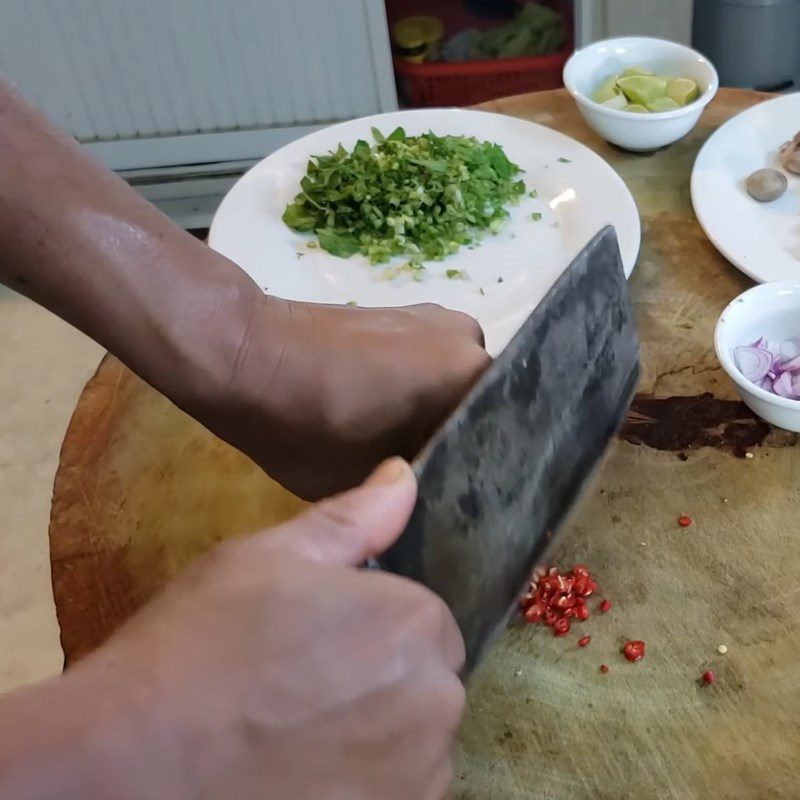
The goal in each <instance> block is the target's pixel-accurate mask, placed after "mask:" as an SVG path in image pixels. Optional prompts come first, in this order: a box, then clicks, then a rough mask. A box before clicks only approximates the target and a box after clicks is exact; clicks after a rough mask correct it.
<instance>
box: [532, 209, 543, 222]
mask: <svg viewBox="0 0 800 800" xmlns="http://www.w3.org/2000/svg"><path fill="white" fill-rule="evenodd" d="M541 218H542V214H541V212H539V211H534V212H533V214H531V219H532V220H533V221H534V222H538V221H539V220H540V219H541Z"/></svg>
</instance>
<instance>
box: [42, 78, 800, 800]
mask: <svg viewBox="0 0 800 800" xmlns="http://www.w3.org/2000/svg"><path fill="white" fill-rule="evenodd" d="M763 97H764V96H763V95H758V94H755V93H748V92H740V91H722V92H720V94H719V96H718V98H717V99H716V100H715V101H714V103H712V105H711V107H710V108H709V110H708V111H707V113H706V114H705V116H704V117H703V119H702V121H701V123H700V125H699V127H698V128H697V129H696V130H695V131H694V132H693V133H692V134H691V135H690V136H689V137H687V138H686V139H685V140H683V141H681V142H679V143H678V144H676V145H674V146H673V147H671V148H669V149H666V150H663V151H661V152H658V153H655V154H652V155H649V156H641V155H632V154H628V153H623V152H621V151H618V150H615V149H613V148H611V147H610V146H608V145H606V144H605V143H604V142H602V141H601V140H600V139H598V138H597V137H596V136H595V135H594V134H593V133H591V132H590V131H589V130H588V129H587V128H586V126H585V125H584V123H583V122H582V120H581V119H580V117H579V115H578V112H577V110H576V109H575V106H574V103H573V102H572V100H571V98H570V97H569V96H568V95H567V94H566V92H563V91H559V92H548V93H541V94H535V95H527V96H522V97H517V98H511V99H509V100H503V101H498V102H495V103H491V104H488V105H487V106H485V107H486V108H488V109H489V110H495V111H499V112H503V113H506V114H511V115H514V116H518V117H522V118H525V119H529V120H533V121H535V122H540V123H543V124H545V125H550V126H552V127H554V128H557V129H558V130H560V131H563V132H565V133H567V134H569V135H571V136H574V137H575V138H577V139H579V140H580V141H582V142H584V143H585V144H587V145H588V146H590V147H591V148H592V149H594V150H595V151H597V152H598V153H599V154H600V155H601V156H603V157H604V158H605V159H606V160H608V161H609V162H610V163H611V164H612V166H614V167H615V168H616V169H617V170H618V171H619V173H620V174H621V175H622V177H623V178H624V179H625V181H626V182H627V184H628V186H629V187H630V189H631V191H632V192H633V194H634V196H635V197H636V200H637V203H638V205H639V209H640V211H641V214H642V221H643V227H644V235H643V242H642V253H641V256H640V259H639V264H638V267H637V270H636V272H635V274H634V277H633V279H632V281H631V289H632V293H633V298H634V301H635V304H636V307H637V314H638V319H639V324H640V332H641V337H642V342H643V365H642V366H643V379H642V385H641V387H640V391H641V395H640V397H639V399H638V400H637V402H636V403H635V405H634V408H633V410H632V412H631V415H630V417H629V420H628V423H627V425H626V427H625V430H624V431H623V433H622V436H621V438H620V440H619V441H618V442H617V443H616V444H615V446H614V448H613V449H612V452H611V453H610V455H609V457H608V460H607V462H606V464H605V466H604V468H603V469H602V471H601V473H600V475H599V477H598V480H597V482H596V484H595V486H594V487H593V488H592V490H591V491H590V492H588V493H587V497H586V498H585V500H584V502H583V503H582V505H581V507H580V508H579V510H578V511H577V513H576V514H575V516H574V518H573V519H572V521H571V522H570V524H569V525H568V526H567V529H566V530H565V531H564V535H563V538H562V539H561V541H560V543H559V546H558V550H557V551H556V553H555V554H554V561H555V563H558V564H559V565H560V566H562V567H564V568H568V567H570V566H571V565H572V564H573V563H577V562H582V563H585V564H588V565H589V566H590V568H591V569H592V571H593V572H595V573H597V577H598V580H599V582H600V593H599V595H598V597H597V602H599V599H600V598H602V597H608V598H610V599H611V600H612V601H613V608H612V609H611V611H609V612H608V613H606V614H592V616H591V617H590V619H589V620H587V621H586V622H584V623H577V624H575V625H574V626H573V631H572V633H571V634H570V635H569V636H567V637H564V638H555V637H554V636H553V635H552V633H551V631H550V630H549V629H547V628H545V627H543V626H525V625H515V626H512V628H511V629H510V630H509V631H508V633H507V635H506V636H505V637H504V638H503V639H502V640H501V642H500V643H499V644H498V646H497V647H496V648H495V650H494V651H493V652H492V653H491V655H490V656H489V657H488V658H487V660H486V662H485V664H484V665H483V666H482V667H481V669H480V670H479V672H478V673H477V674H476V675H475V677H474V679H473V681H472V683H471V685H470V687H469V709H468V713H467V717H466V720H465V723H464V727H463V731H462V734H461V739H460V745H459V771H458V775H457V779H456V784H455V787H454V793H453V794H454V797H456V798H458V800H501V799H504V798H514V800H523V799H524V800H533V799H535V800H579V799H580V800H584V798H586V799H588V798H591V800H624V799H625V798H636V800H640V799H641V800H653V798H659V800H689V799H691V798H702V799H703V800H711V799H712V798H714V799H716V798H731V799H733V798H742V799H744V798H748V800H760V799H762V798H763V800H767V798H769V800H782V799H783V798H786V800H789V799H790V798H791V799H792V800H794V799H795V798H797V797H799V796H800V779H799V778H798V777H797V765H798V760H799V759H800V614H798V613H797V610H796V606H797V600H798V597H799V596H800V595H799V594H798V591H799V590H798V579H797V574H798V572H800V530H799V529H798V525H797V519H798V510H799V509H800V447H797V446H796V445H797V437H796V436H793V435H789V434H785V433H782V432H779V431H772V430H770V429H769V428H768V427H767V426H765V425H764V424H763V423H761V422H760V421H758V420H756V419H754V418H753V416H752V415H751V414H750V413H749V412H748V411H747V410H746V409H745V408H744V406H742V405H741V404H740V403H738V402H736V400H735V395H734V394H733V392H732V388H731V386H730V384H729V383H728V380H727V378H726V377H725V375H724V374H723V373H722V371H721V370H720V368H719V367H718V364H717V361H716V357H715V355H714V351H713V335H712V334H713V328H714V324H715V322H716V319H717V317H718V315H719V313H720V312H721V310H722V309H723V308H724V306H725V305H726V304H727V303H728V302H729V301H730V299H731V298H732V297H734V296H735V295H736V294H738V293H739V292H740V291H742V290H743V289H744V288H746V287H747V285H748V281H747V279H745V278H744V276H742V275H741V274H740V273H738V272H737V271H736V270H735V269H734V268H733V267H731V266H730V265H729V264H728V263H727V262H726V261H725V260H724V259H723V258H722V257H721V256H719V255H718V254H717V252H716V251H715V250H714V248H713V247H712V246H711V245H710V244H709V242H708V241H707V240H706V238H705V237H704V235H703V233H702V231H701V229H700V227H699V225H698V224H697V222H696V221H695V219H694V215H693V213H692V209H691V203H690V199H689V175H690V172H691V167H692V163H693V160H694V157H695V155H696V154H697V151H698V149H699V147H700V145H701V144H702V143H703V142H704V141H705V139H706V138H707V137H708V136H709V134H710V133H711V132H712V131H713V130H714V129H715V128H717V127H718V126H719V125H720V124H721V123H722V122H724V121H725V120H727V119H728V118H729V117H730V116H732V115H733V114H735V113H737V112H738V111H740V110H742V109H744V108H746V107H748V106H750V105H752V104H754V103H756V102H759V101H760V100H761V99H763ZM798 125H799V126H800V120H799V121H798ZM731 224H736V222H735V220H732V221H731ZM798 331H799V332H800V321H798ZM748 456H750V457H748ZM301 507H302V504H301V503H300V502H299V501H298V500H297V499H295V498H293V497H291V496H290V495H288V494H286V493H285V492H283V491H282V490H281V489H280V488H279V487H278V486H276V485H275V484H274V483H273V482H271V481H270V480H269V479H267V478H266V477H265V476H264V475H262V474H261V473H260V472H259V471H258V470H257V469H256V468H255V467H254V466H253V465H252V464H251V463H250V462H249V461H248V460H247V459H245V458H243V457H242V456H240V455H238V454H237V453H235V452H234V451H232V450H231V449H230V448H229V447H227V446H226V445H224V444H222V443H221V442H219V441H217V440H216V439H214V438H213V437H212V436H211V435H210V434H209V433H208V432H207V431H205V430H204V429H203V428H201V427H200V426H199V425H197V424H196V423H194V422H192V421H191V420H189V419H188V418H187V417H186V416H184V415H183V414H182V413H181V412H179V411H178V410H177V409H176V408H175V407H174V406H172V405H171V404H170V403H169V402H167V401H166V400H165V399H163V398H162V397H161V396H160V395H158V394H157V393H156V392H154V391H153V390H152V389H150V388H149V387H147V386H146V385H144V384H143V383H142V382H141V381H140V380H139V379H138V378H136V377H134V376H133V375H132V374H131V373H130V372H128V371H127V370H126V369H125V368H124V367H122V366H121V365H120V364H119V362H117V361H116V360H115V359H113V358H106V359H105V360H104V361H103V363H102V364H101V365H100V368H99V369H98V372H97V374H96V375H95V377H94V378H93V379H92V380H91V381H90V383H89V384H88V386H87V387H86V389H85V391H84V393H83V395H82V396H81V399H80V401H79V403H78V406H77V408H76V411H75V415H74V417H73V420H72V423H71V425H70V428H69V431H68V432H67V436H66V439H65V441H64V446H63V451H62V457H61V465H60V469H59V471H58V475H57V477H56V483H55V489H54V497H53V512H52V520H51V525H50V542H51V559H52V568H53V587H54V592H55V598H56V605H57V609H58V616H59V620H60V623H61V630H62V642H63V645H64V650H65V653H66V657H67V661H68V662H71V661H74V660H75V659H76V658H79V657H80V656H82V655H84V654H86V653H87V652H89V651H90V650H92V649H93V648H95V647H97V646H98V645H99V644H100V643H101V642H102V641H103V640H104V639H105V638H106V637H107V636H108V635H109V634H110V633H111V632H112V631H113V630H114V629H115V628H116V627H117V626H119V625H120V624H121V623H122V622H123V621H124V620H125V619H126V618H127V617H128V616H129V615H130V614H131V613H132V612H133V611H134V610H135V609H136V608H137V607H138V606H140V605H141V604H142V603H144V602H146V601H147V600H148V598H150V597H152V596H153V594H154V593H155V592H157V591H158V590H159V588H160V587H161V586H163V585H164V583H165V582H166V581H168V580H169V579H170V578H171V577H172V576H173V575H174V574H175V573H176V572H177V571H178V570H179V569H180V568H181V567H182V566H183V565H184V564H186V562H187V561H189V560H190V559H191V558H192V557H193V556H195V555H196V554H198V553H200V552H202V551H204V550H206V549H207V548H208V547H210V546H211V545H212V544H213V543H214V542H216V541H219V540H220V539H222V538H224V537H227V536H235V535H241V534H246V533H248V532H251V531H254V530H257V529H258V528H260V527H263V526H265V525H270V524H272V523H274V522H276V521H278V520H282V519H286V518H288V517H290V516H291V515H293V514H295V513H297V512H298V511H299V510H300V509H301ZM684 514H686V515H689V516H691V517H692V519H693V524H692V525H691V526H689V527H685V528H684V527H680V526H679V525H678V522H677V520H678V517H679V516H680V515H684ZM590 607H591V608H592V609H593V610H594V608H595V607H596V603H595V602H594V601H593V602H592V603H591V606H590ZM585 634H590V635H591V637H592V641H591V643H590V644H589V646H588V647H586V648H579V647H578V646H577V639H578V638H579V637H580V636H582V635H585ZM627 639H643V640H645V641H646V643H647V655H646V657H645V658H644V660H643V661H641V662H639V663H636V664H632V663H629V662H627V661H626V660H625V659H624V658H623V657H622V655H621V653H620V648H621V646H622V644H623V643H624V642H625V641H626V640H627ZM719 645H725V646H726V647H727V653H725V654H724V655H722V654H720V653H719V652H718V646H719ZM309 646H313V643H309ZM601 664H606V665H608V666H609V668H610V669H609V671H608V673H607V674H603V673H601V672H600V669H599V668H600V665H601ZM707 669H713V670H714V672H715V674H716V677H717V680H716V682H715V683H714V684H713V685H705V684H704V683H703V682H702V681H701V675H702V674H703V672H704V671H706V670H707Z"/></svg>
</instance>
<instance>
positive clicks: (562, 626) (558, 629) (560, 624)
mask: <svg viewBox="0 0 800 800" xmlns="http://www.w3.org/2000/svg"><path fill="white" fill-rule="evenodd" d="M553 633H554V634H555V635H556V636H566V635H567V634H568V633H569V620H568V619H567V618H566V617H563V618H562V619H557V620H556V621H555V622H554V623H553Z"/></svg>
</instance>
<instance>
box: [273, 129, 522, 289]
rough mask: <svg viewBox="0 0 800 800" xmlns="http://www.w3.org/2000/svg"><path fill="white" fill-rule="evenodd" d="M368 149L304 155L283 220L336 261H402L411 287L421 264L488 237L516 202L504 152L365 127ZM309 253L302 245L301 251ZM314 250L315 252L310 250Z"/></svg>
mask: <svg viewBox="0 0 800 800" xmlns="http://www.w3.org/2000/svg"><path fill="white" fill-rule="evenodd" d="M372 137H373V139H374V141H375V144H373V145H370V144H368V143H367V142H365V141H364V140H359V141H358V142H357V143H356V144H355V146H354V147H353V150H352V151H351V152H348V151H347V150H346V149H345V148H344V147H343V146H342V145H339V147H338V148H337V149H336V150H335V151H334V152H331V153H328V154H326V155H320V156H313V157H312V158H311V160H310V161H309V163H308V167H307V169H306V174H305V176H304V177H303V179H302V180H301V182H300V188H301V190H302V191H301V192H300V193H299V194H298V195H297V196H296V197H295V199H294V201H293V202H292V203H291V204H290V205H289V206H288V207H287V208H286V210H285V211H284V214H283V221H284V222H285V223H286V224H287V225H288V226H289V227H290V228H292V229H293V230H296V231H299V232H301V233H306V232H312V231H313V232H314V233H315V234H316V236H317V240H318V241H319V246H320V247H321V248H322V249H323V250H326V251H328V252H329V253H332V254H333V255H336V256H341V257H342V258H347V257H349V256H351V255H353V254H354V253H362V254H363V255H365V256H367V257H368V258H369V259H370V261H371V262H372V263H373V264H382V263H386V262H387V261H390V260H391V259H392V257H394V256H398V255H405V256H407V257H408V258H409V262H408V265H407V266H404V267H402V268H400V270H399V271H400V272H412V273H413V277H415V278H417V279H419V278H420V277H421V274H420V273H419V268H420V266H421V264H422V262H423V261H426V260H436V261H440V260H442V259H443V258H445V257H446V256H448V255H451V254H452V253H455V252H456V251H457V250H458V249H459V248H460V247H462V246H473V245H474V244H475V243H477V242H478V241H479V240H480V238H481V236H482V235H483V234H485V233H486V232H487V231H488V232H490V233H493V234H494V233H497V232H498V231H499V230H500V229H501V227H502V226H503V223H504V222H505V220H506V219H507V218H508V206H510V205H512V204H516V203H518V202H519V200H520V199H521V198H522V197H523V196H524V195H525V193H526V187H525V184H524V182H523V181H521V180H517V176H518V175H519V173H520V169H519V167H518V166H517V165H516V164H514V163H512V162H511V161H510V160H509V159H508V157H507V156H506V154H505V152H503V149H502V148H501V147H500V146H498V145H496V144H493V143H491V142H481V141H479V140H477V139H475V138H473V137H467V136H436V135H435V134H433V133H425V134H423V135H421V136H408V135H407V134H406V132H405V131H404V130H403V129H402V128H397V129H395V130H394V131H392V132H391V133H390V134H389V135H388V136H386V135H384V134H382V133H381V132H380V131H379V130H377V129H375V128H373V130H372ZM312 245H314V243H313V242H311V243H309V245H308V246H309V247H311V246H312ZM314 246H315V245H314Z"/></svg>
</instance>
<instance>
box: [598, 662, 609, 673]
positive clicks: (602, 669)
mask: <svg viewBox="0 0 800 800" xmlns="http://www.w3.org/2000/svg"><path fill="white" fill-rule="evenodd" d="M600 672H602V673H603V675H605V674H606V673H607V672H608V664H601V665H600Z"/></svg>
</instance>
